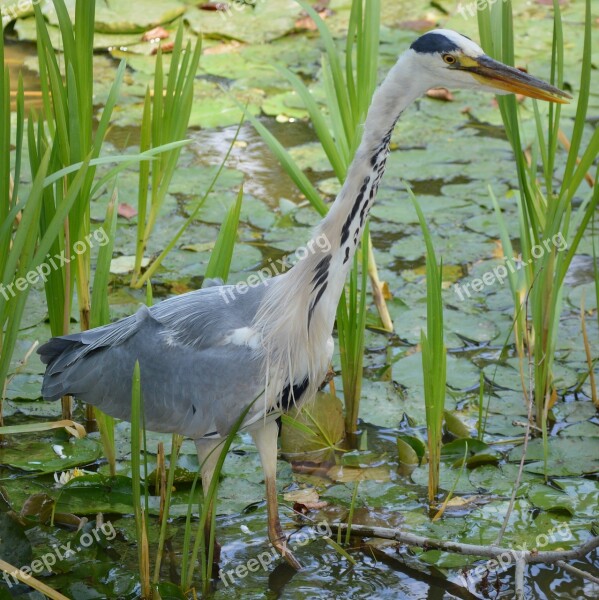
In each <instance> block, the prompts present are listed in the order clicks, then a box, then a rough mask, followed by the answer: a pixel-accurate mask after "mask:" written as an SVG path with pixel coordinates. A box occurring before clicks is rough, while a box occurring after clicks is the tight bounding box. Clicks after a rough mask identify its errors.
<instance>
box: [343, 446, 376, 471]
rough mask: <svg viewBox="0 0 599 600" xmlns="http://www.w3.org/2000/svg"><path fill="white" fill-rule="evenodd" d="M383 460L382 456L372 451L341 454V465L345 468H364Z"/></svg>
mask: <svg viewBox="0 0 599 600" xmlns="http://www.w3.org/2000/svg"><path fill="white" fill-rule="evenodd" d="M383 460H384V455H381V454H379V453H377V452H373V451H372V450H352V451H351V452H346V453H345V454H343V456H342V457H341V464H342V465H343V466H345V467H359V468H366V467H370V466H373V463H380V462H381V461H383Z"/></svg>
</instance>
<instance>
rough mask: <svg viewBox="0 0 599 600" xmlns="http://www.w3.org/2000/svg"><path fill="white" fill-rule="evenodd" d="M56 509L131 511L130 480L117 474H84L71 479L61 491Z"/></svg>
mask: <svg viewBox="0 0 599 600" xmlns="http://www.w3.org/2000/svg"><path fill="white" fill-rule="evenodd" d="M56 510H57V511H60V512H70V513H74V514H78V515H89V514H95V513H99V512H102V513H118V514H128V513H132V512H133V495H132V491H131V479H130V478H129V477H123V476H122V475H117V476H115V477H105V476H104V475H98V474H94V475H84V476H82V477H75V478H74V479H71V481H69V482H68V483H67V484H66V485H65V486H64V487H63V488H62V490H61V493H60V496H59V497H58V499H57V501H56Z"/></svg>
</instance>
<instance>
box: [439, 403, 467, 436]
mask: <svg viewBox="0 0 599 600" xmlns="http://www.w3.org/2000/svg"><path fill="white" fill-rule="evenodd" d="M443 418H444V420H445V427H446V429H447V431H449V433H451V434H453V435H454V436H456V437H458V438H469V437H470V434H471V429H470V427H468V426H467V425H466V424H465V423H463V422H462V420H461V419H460V418H459V417H458V416H457V415H455V414H454V413H452V412H450V411H448V410H444V411H443Z"/></svg>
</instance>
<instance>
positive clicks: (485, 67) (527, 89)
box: [464, 55, 572, 104]
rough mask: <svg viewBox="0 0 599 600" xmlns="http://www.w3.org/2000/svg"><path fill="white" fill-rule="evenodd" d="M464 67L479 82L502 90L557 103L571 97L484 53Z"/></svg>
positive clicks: (568, 99)
mask: <svg viewBox="0 0 599 600" xmlns="http://www.w3.org/2000/svg"><path fill="white" fill-rule="evenodd" d="M464 67H465V68H464V70H466V71H468V72H470V73H471V75H472V76H473V77H474V78H475V79H476V80H478V81H479V82H480V83H483V84H484V85H486V86H490V87H493V88H496V89H498V90H502V91H504V92H508V93H514V94H522V95H523V96H527V97H529V98H536V99H537V100H545V101H547V102H555V103H558V104H568V102H569V101H570V100H571V99H572V96H570V94H568V93H567V92H564V91H563V90H560V89H559V88H557V87H555V86H553V85H551V84H549V83H546V82H545V81H543V80H541V79H537V78H536V77H533V76H532V75H529V74H528V73H525V72H524V71H520V70H519V69H515V68H514V67H508V66H507V65H504V64H503V63H500V62H498V61H496V60H494V59H492V58H490V57H489V56H486V55H483V56H479V57H477V58H474V59H472V58H471V59H469V61H468V64H466V65H464Z"/></svg>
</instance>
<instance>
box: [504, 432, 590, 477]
mask: <svg viewBox="0 0 599 600" xmlns="http://www.w3.org/2000/svg"><path fill="white" fill-rule="evenodd" d="M522 448H523V447H522V446H517V447H516V448H514V449H513V450H512V451H511V452H510V454H509V460H510V461H514V462H515V461H519V460H520V458H521V456H522ZM581 448H585V450H584V452H581ZM526 460H527V461H534V462H529V463H527V464H525V465H524V468H525V469H526V470H527V471H529V472H531V473H544V470H545V467H544V462H543V460H544V459H543V440H541V439H536V440H532V441H531V442H530V443H529V444H528V449H527V452H526ZM597 471H599V440H597V439H596V438H576V437H564V438H560V437H552V438H550V439H549V455H548V460H547V473H548V474H549V475H552V476H554V477H567V476H568V475H580V474H583V473H595V472H597Z"/></svg>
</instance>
